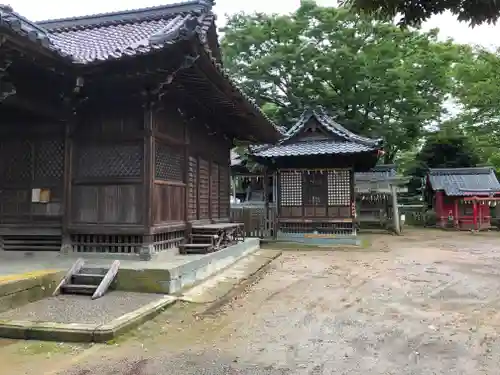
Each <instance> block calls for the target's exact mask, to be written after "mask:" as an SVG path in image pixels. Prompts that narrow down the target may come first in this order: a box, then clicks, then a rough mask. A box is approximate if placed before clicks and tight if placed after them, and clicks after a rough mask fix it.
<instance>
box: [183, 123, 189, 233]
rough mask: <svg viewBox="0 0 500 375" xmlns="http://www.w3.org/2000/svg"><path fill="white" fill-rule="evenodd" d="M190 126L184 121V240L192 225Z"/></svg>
mask: <svg viewBox="0 0 500 375" xmlns="http://www.w3.org/2000/svg"><path fill="white" fill-rule="evenodd" d="M189 143H190V142H189V126H188V123H187V122H184V184H185V185H184V223H185V224H186V229H185V231H184V241H185V242H187V241H188V238H189V237H190V236H191V225H190V224H189V223H188V222H189V211H188V210H189V199H190V197H189V190H190V186H189V184H190V181H189V155H190V145H189Z"/></svg>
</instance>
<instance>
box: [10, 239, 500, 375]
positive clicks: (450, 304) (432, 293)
mask: <svg viewBox="0 0 500 375" xmlns="http://www.w3.org/2000/svg"><path fill="white" fill-rule="evenodd" d="M499 237H500V236H499V234H497V233H494V234H491V235H471V234H469V233H449V232H439V231H419V232H417V231H416V232H410V233H406V234H405V236H404V237H399V238H398V237H393V236H387V235H386V236H376V237H373V238H372V241H373V242H372V246H371V248H370V249H360V250H358V251H354V250H352V249H350V250H348V251H332V252H325V251H321V252H319V251H290V252H287V253H285V254H284V255H283V256H282V257H281V258H279V259H277V260H276V261H275V262H274V263H273V267H272V270H271V271H270V273H269V274H268V275H266V276H265V277H264V278H263V279H262V280H260V281H259V282H258V283H256V284H255V285H253V286H252V287H251V288H249V289H248V290H247V291H246V292H245V293H244V294H243V295H241V296H238V298H235V299H234V300H233V301H232V302H231V303H230V304H227V305H225V306H224V307H223V308H222V310H221V311H220V312H219V313H218V314H216V315H215V316H205V317H199V316H197V315H195V314H194V313H193V312H195V311H196V308H194V307H193V306H192V305H189V306H184V307H183V306H177V307H175V308H173V309H171V310H170V311H168V310H167V312H166V313H165V314H163V315H160V316H159V317H158V318H157V319H156V320H155V321H152V322H150V323H148V324H146V325H144V326H143V327H141V331H137V332H135V334H134V335H132V336H129V337H128V338H127V340H126V341H123V342H120V343H117V345H115V346H107V347H102V348H100V349H99V350H97V351H96V352H94V353H93V354H91V355H87V356H85V357H82V358H80V359H78V358H77V357H74V359H73V362H72V363H71V364H66V365H64V366H63V365H60V368H61V367H64V368H65V370H59V372H52V373H53V374H55V373H57V374H59V375H94V374H96V375H97V374H98V375H111V374H120V375H167V374H176V375H203V374H213V375H223V374H246V375H251V374H255V375H257V374H269V375H275V374H276V375H278V374H299V375H301V374H310V375H319V374H336V375H337V374H338V375H340V374H349V375H354V374H363V375H364V374H370V375H392V374H394V375H396V374H397V375H402V374H412V375H431V374H439V375H442V374H443V375H447V374H449V375H451V374H453V375H459V374H463V375H470V374H474V375H481V374H491V375H496V374H498V373H499V370H498V364H499V363H500V340H499V337H498V332H499V328H500V305H499V304H500V302H499V301H500V292H499V291H500V274H499V273H500V271H499V270H500V245H499V241H498V238H499ZM182 307H183V308H182ZM175 309H178V310H175ZM0 354H1V351H0ZM3 358H4V357H1V356H0V359H1V360H2V361H3ZM58 360H60V359H58ZM60 363H62V362H60ZM4 368H8V367H5V366H4ZM38 368H40V367H38ZM8 369H9V371H8V372H9V374H16V372H15V371H13V370H12V371H11V368H8ZM17 373H22V372H17ZM25 373H29V372H25ZM38 373H40V370H39V371H38Z"/></svg>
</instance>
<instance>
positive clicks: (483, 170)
mask: <svg viewBox="0 0 500 375" xmlns="http://www.w3.org/2000/svg"><path fill="white" fill-rule="evenodd" d="M492 172H494V168H493V167H491V166H484V167H459V168H429V174H431V175H474V174H490V173H492Z"/></svg>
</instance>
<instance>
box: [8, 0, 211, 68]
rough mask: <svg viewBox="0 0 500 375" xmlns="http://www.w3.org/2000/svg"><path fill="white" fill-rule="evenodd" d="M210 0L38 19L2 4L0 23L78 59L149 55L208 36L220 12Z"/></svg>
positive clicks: (65, 55) (68, 56)
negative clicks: (167, 47) (34, 19)
mask: <svg viewBox="0 0 500 375" xmlns="http://www.w3.org/2000/svg"><path fill="white" fill-rule="evenodd" d="M212 6H213V4H212V1H210V0H190V1H185V2H182V3H176V4H170V5H164V6H158V7H151V8H144V9H138V10H127V11H122V12H114V13H103V14H96V15H91V16H84V17H74V18H65V19H57V20H48V21H39V22H32V21H30V20H28V19H26V18H24V17H23V16H21V15H20V14H18V13H16V12H14V11H13V10H12V8H11V7H9V6H1V5H0V28H2V27H3V28H7V29H8V30H9V31H11V32H14V33H17V34H18V35H20V36H21V37H26V38H28V39H30V40H31V41H33V42H38V43H39V44H40V45H41V46H43V47H45V48H47V49H50V50H53V51H56V52H57V53H59V54H60V55H61V56H63V57H67V58H70V59H71V60H72V61H73V62H74V63H77V64H90V63H93V62H98V61H104V60H110V59H118V58H120V57H124V56H131V55H139V54H146V53H149V52H151V51H153V50H157V49H161V48H163V47H165V46H167V45H169V44H174V43H175V42H176V41H178V40H179V39H183V38H189V37H191V36H193V35H195V34H198V35H199V37H200V38H204V37H205V34H206V32H207V31H208V29H209V28H210V26H211V25H212V22H213V19H214V15H213V13H212V12H211V8H212Z"/></svg>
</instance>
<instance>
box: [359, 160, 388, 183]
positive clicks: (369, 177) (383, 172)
mask: <svg viewBox="0 0 500 375" xmlns="http://www.w3.org/2000/svg"><path fill="white" fill-rule="evenodd" d="M395 176H396V166H395V165H394V164H382V165H376V166H375V167H373V168H372V169H370V170H369V171H368V172H356V173H355V174H354V178H355V180H356V181H373V180H379V181H383V180H386V179H388V178H391V177H395Z"/></svg>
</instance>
